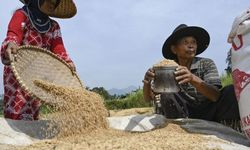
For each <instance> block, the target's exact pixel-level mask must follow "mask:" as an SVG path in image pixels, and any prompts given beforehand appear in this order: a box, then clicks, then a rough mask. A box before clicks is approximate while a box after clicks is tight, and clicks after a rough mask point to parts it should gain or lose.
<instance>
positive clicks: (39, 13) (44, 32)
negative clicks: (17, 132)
mask: <svg viewBox="0 0 250 150" xmlns="http://www.w3.org/2000/svg"><path fill="white" fill-rule="evenodd" d="M20 1H21V2H22V3H23V4H24V6H23V7H22V8H21V9H18V10H16V11H15V12H14V14H13V16H12V19H11V20H10V23H9V26H8V32H7V37H6V39H5V40H4V42H3V44H2V47H1V60H2V63H3V64H4V65H5V66H4V117H5V118H10V119H16V120H37V119H38V115H39V108H40V105H41V104H40V102H39V100H37V99H34V98H32V97H31V96H29V95H28V93H27V92H26V91H24V90H22V89H21V87H20V85H19V84H18V82H17V80H16V78H15V77H14V75H13V72H12V70H11V68H10V66H9V65H10V62H11V61H12V60H11V57H10V55H11V54H14V53H16V50H17V48H18V46H21V45H33V46H38V47H41V48H45V49H48V50H50V51H51V52H53V53H55V54H56V55H57V56H59V57H60V58H62V59H63V60H65V61H66V62H67V63H68V64H69V65H70V66H71V69H72V70H75V66H74V64H73V62H72V60H71V59H70V58H69V56H68V54H67V52H66V50H65V47H64V45H63V40H62V37H61V31H60V26H59V24H58V23H57V22H56V21H55V20H52V19H51V18H50V17H55V18H71V17H73V16H74V15H75V14H76V6H75V4H74V2H73V1H72V0H20Z"/></svg>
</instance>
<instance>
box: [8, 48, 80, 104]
mask: <svg viewBox="0 0 250 150" xmlns="http://www.w3.org/2000/svg"><path fill="white" fill-rule="evenodd" d="M11 68H12V71H13V73H14V76H15V77H16V79H17V81H18V82H19V84H20V85H21V87H22V88H23V89H24V90H25V91H27V92H28V93H29V94H30V95H31V96H33V97H36V98H39V99H40V100H42V101H45V102H48V103H50V102H53V101H54V100H55V99H56V97H55V96H54V95H51V94H49V93H48V92H46V91H45V90H43V89H42V88H40V87H38V86H36V85H35V84H34V81H35V80H42V81H45V82H48V83H52V84H55V85H58V86H65V87H70V88H77V89H83V88H84V87H83V85H82V83H81V81H80V78H79V77H78V75H77V74H76V73H73V72H72V71H71V69H70V67H69V65H68V64H67V63H66V62H65V61H64V60H62V59H61V58H59V57H57V56H56V55H55V54H53V53H52V52H50V51H49V50H46V49H42V48H38V47H35V46H21V47H19V48H18V50H17V54H16V55H15V59H14V60H13V61H12V62H11Z"/></svg>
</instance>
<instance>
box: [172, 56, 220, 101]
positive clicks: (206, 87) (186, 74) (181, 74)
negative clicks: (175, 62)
mask: <svg viewBox="0 0 250 150" xmlns="http://www.w3.org/2000/svg"><path fill="white" fill-rule="evenodd" d="M204 64H205V65H204V77H203V79H202V78H201V77H199V76H197V75H194V74H192V73H191V72H190V70H189V69H188V68H186V67H184V66H179V67H178V68H177V70H176V72H175V75H176V80H177V81H178V83H179V84H184V83H190V84H192V85H193V86H194V87H195V88H196V89H197V91H198V92H200V93H201V94H202V95H204V96H205V97H207V98H208V99H209V100H211V101H216V100H218V98H219V97H220V91H219V87H220V81H219V76H218V72H217V68H216V66H215V64H214V62H213V61H211V60H209V61H207V62H206V63H204Z"/></svg>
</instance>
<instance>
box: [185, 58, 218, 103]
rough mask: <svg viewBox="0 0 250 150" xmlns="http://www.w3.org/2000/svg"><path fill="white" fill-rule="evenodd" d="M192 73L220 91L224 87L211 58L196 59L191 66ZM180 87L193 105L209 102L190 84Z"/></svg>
mask: <svg viewBox="0 0 250 150" xmlns="http://www.w3.org/2000/svg"><path fill="white" fill-rule="evenodd" d="M190 71H191V73H193V74H194V75H196V76H197V77H199V78H201V79H202V80H203V81H204V82H206V83H207V84H210V85H214V86H215V87H217V88H218V89H220V88H221V87H222V86H221V81H220V77H219V74H218V70H217V68H216V66H215V63H214V62H213V60H211V59H209V58H201V57H195V58H194V59H193V62H192V64H191V68H190ZM180 87H181V89H182V90H183V92H185V93H186V94H187V96H189V97H190V100H189V102H190V103H191V105H199V104H201V102H203V101H207V100H208V99H207V98H206V97H205V96H204V95H202V94H201V93H199V92H198V91H197V89H196V88H195V87H194V86H192V85H191V84H190V83H186V84H183V85H181V86H180Z"/></svg>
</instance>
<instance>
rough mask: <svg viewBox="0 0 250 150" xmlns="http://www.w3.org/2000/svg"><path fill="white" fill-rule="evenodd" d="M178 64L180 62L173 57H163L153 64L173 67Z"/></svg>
mask: <svg viewBox="0 0 250 150" xmlns="http://www.w3.org/2000/svg"><path fill="white" fill-rule="evenodd" d="M173 66H178V64H177V63H176V62H175V61H174V60H171V59H163V60H161V61H160V62H158V63H156V64H154V65H153V67H173Z"/></svg>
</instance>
